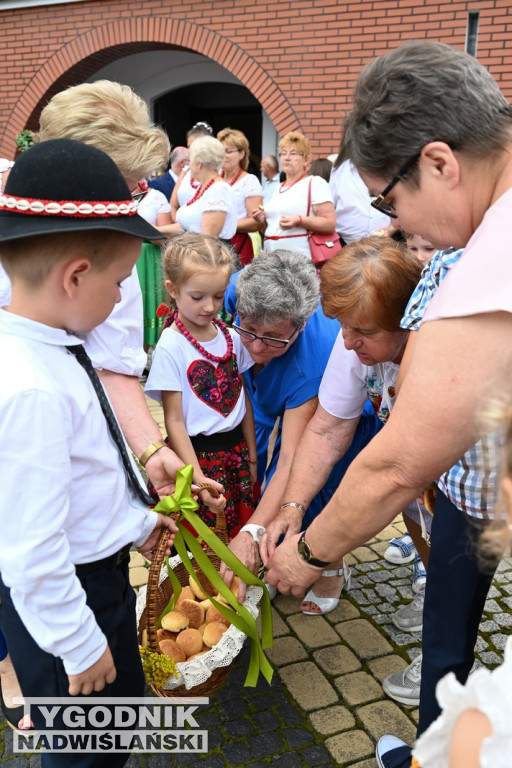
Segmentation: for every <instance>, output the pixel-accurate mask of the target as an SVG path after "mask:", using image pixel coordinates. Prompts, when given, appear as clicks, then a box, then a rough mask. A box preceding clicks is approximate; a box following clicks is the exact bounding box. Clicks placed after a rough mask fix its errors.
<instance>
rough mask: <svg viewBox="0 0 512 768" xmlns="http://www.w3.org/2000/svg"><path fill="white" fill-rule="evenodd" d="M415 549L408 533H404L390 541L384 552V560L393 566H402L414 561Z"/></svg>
mask: <svg viewBox="0 0 512 768" xmlns="http://www.w3.org/2000/svg"><path fill="white" fill-rule="evenodd" d="M415 554H416V548H415V546H414V542H413V540H412V539H411V537H410V536H409V534H408V533H405V534H404V535H403V536H402V537H401V538H399V539H391V541H390V542H389V544H388V548H387V549H386V551H385V552H384V558H385V559H386V560H387V561H388V563H394V564H395V565H404V564H405V563H411V562H412V561H413V560H414V556H415Z"/></svg>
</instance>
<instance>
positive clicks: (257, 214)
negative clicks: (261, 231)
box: [251, 206, 267, 226]
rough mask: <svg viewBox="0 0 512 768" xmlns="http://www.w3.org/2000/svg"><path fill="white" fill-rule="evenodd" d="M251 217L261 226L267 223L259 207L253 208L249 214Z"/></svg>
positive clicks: (263, 212)
mask: <svg viewBox="0 0 512 768" xmlns="http://www.w3.org/2000/svg"><path fill="white" fill-rule="evenodd" d="M251 216H252V217H253V219H254V220H255V221H257V222H258V224H260V225H261V226H263V225H265V224H266V223H267V220H266V218H265V211H264V210H263V208H262V207H261V206H258V208H255V209H254V210H253V212H252V213H251Z"/></svg>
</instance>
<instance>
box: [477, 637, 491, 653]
mask: <svg viewBox="0 0 512 768" xmlns="http://www.w3.org/2000/svg"><path fill="white" fill-rule="evenodd" d="M488 647H489V644H488V642H487V640H485V639H484V638H483V637H481V636H480V637H477V639H476V643H475V651H476V652H477V653H481V651H486V650H487V648H488Z"/></svg>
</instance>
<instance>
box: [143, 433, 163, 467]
mask: <svg viewBox="0 0 512 768" xmlns="http://www.w3.org/2000/svg"><path fill="white" fill-rule="evenodd" d="M160 448H167V445H166V444H165V443H164V441H163V440H157V441H156V442H154V443H151V445H148V447H147V448H146V450H145V451H144V453H143V454H142V456H141V457H140V459H139V464H140V465H141V467H145V466H146V464H147V463H148V459H149V458H150V457H151V456H152V455H153V454H154V453H156V452H157V451H159V450H160Z"/></svg>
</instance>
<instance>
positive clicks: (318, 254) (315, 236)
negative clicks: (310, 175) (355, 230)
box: [306, 179, 342, 268]
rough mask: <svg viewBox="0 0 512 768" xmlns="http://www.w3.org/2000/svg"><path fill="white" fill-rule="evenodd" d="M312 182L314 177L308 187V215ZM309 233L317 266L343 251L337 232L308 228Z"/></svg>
mask: <svg viewBox="0 0 512 768" xmlns="http://www.w3.org/2000/svg"><path fill="white" fill-rule="evenodd" d="M311 182H312V179H310V181H309V187H308V210H307V213H306V216H309V213H310V211H311ZM307 233H308V242H309V250H310V252H311V261H312V262H313V264H314V265H315V267H318V268H320V267H322V266H323V265H324V264H325V262H326V261H329V259H332V257H333V256H334V255H335V254H336V253H339V251H341V248H342V245H341V241H340V236H339V235H338V233H337V232H311V231H310V230H307Z"/></svg>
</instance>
